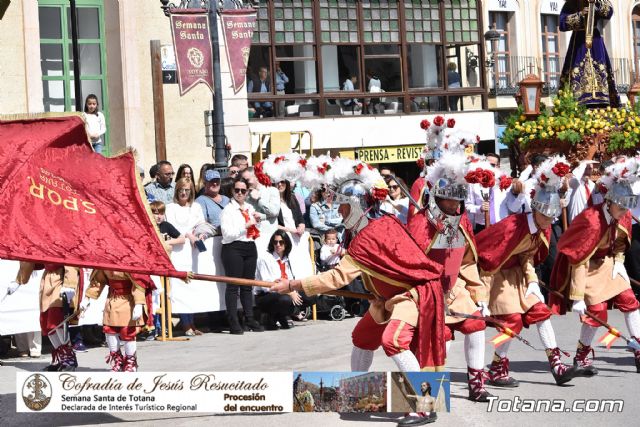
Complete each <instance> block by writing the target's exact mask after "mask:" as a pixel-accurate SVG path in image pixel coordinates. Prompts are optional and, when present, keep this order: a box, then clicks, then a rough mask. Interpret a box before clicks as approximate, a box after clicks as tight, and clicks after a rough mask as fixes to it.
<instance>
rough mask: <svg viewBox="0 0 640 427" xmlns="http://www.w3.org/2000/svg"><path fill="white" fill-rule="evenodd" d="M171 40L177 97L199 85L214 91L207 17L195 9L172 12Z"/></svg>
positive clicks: (201, 11)
mask: <svg viewBox="0 0 640 427" xmlns="http://www.w3.org/2000/svg"><path fill="white" fill-rule="evenodd" d="M171 37H172V38H173V47H174V50H175V55H176V65H177V66H178V86H179V87H180V96H182V95H184V94H185V93H187V92H188V91H189V90H191V89H192V88H193V87H194V86H195V85H197V84H198V83H204V84H206V85H207V86H208V87H209V90H211V92H213V54H212V52H211V33H210V30H209V16H208V14H207V12H206V11H203V10H200V9H197V10H193V11H190V10H188V9H186V10H185V9H182V10H180V12H174V11H173V10H172V11H171Z"/></svg>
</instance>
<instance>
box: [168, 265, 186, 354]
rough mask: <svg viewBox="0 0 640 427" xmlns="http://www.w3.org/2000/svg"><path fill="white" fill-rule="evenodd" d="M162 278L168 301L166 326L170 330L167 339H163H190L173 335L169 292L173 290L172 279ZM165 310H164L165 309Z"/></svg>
mask: <svg viewBox="0 0 640 427" xmlns="http://www.w3.org/2000/svg"><path fill="white" fill-rule="evenodd" d="M162 280H164V292H163V293H164V300H165V302H166V313H167V314H166V321H167V323H166V327H167V330H168V331H169V334H168V335H169V336H168V337H167V338H166V339H163V341H189V338H187V337H174V336H173V322H172V320H171V316H172V310H171V298H169V294H170V290H171V279H170V278H167V277H165V276H163V277H162ZM163 312H164V310H163ZM162 326H163V327H164V326H165V324H164V323H163V324H162Z"/></svg>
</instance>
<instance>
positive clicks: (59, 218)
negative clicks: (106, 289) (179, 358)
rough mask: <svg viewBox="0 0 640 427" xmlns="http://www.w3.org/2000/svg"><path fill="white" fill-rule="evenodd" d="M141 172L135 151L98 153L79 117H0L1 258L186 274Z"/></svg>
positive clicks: (130, 270)
mask: <svg viewBox="0 0 640 427" xmlns="http://www.w3.org/2000/svg"><path fill="white" fill-rule="evenodd" d="M137 174H138V171H137V169H136V165H135V158H134V156H133V154H132V153H130V152H128V153H125V154H122V155H120V156H117V157H113V158H106V157H103V156H102V155H100V154H97V153H95V152H94V151H93V149H92V148H91V145H90V144H89V141H88V138H87V132H86V130H85V125H84V122H83V120H82V119H81V118H80V117H78V116H71V117H58V118H46V119H45V118H41V119H29V120H15V121H0V230H3V234H2V239H0V258H3V259H13V260H21V261H32V262H41V263H51V264H62V265H72V266H78V267H92V268H100V269H106V270H116V271H125V272H129V273H142V274H156V275H161V276H171V277H186V273H180V272H177V271H176V270H175V268H174V267H173V264H172V263H171V260H170V259H169V257H168V255H167V253H166V251H165V249H164V246H163V244H162V242H161V240H160V236H159V234H158V232H157V231H156V228H155V226H154V224H153V222H152V218H151V213H150V211H149V209H148V207H146V206H145V204H144V202H143V197H144V196H143V190H142V187H141V184H140V183H139V182H138V177H137Z"/></svg>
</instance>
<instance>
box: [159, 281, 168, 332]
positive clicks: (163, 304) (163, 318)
mask: <svg viewBox="0 0 640 427" xmlns="http://www.w3.org/2000/svg"><path fill="white" fill-rule="evenodd" d="M160 281H161V282H162V292H160V334H161V335H160V341H166V340H167V323H166V322H167V299H166V298H165V292H166V291H167V278H166V277H165V276H162V277H161V278H160Z"/></svg>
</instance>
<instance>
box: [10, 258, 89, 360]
mask: <svg viewBox="0 0 640 427" xmlns="http://www.w3.org/2000/svg"><path fill="white" fill-rule="evenodd" d="M43 268H44V273H43V275H42V279H41V280H40V329H41V330H42V336H48V337H49V341H51V345H52V347H53V349H52V350H51V364H50V365H49V366H47V367H46V368H45V370H46V371H75V370H76V368H77V367H78V360H77V359H76V353H75V351H74V350H73V346H72V345H71V342H70V340H69V336H68V334H66V335H65V332H64V328H63V326H59V325H60V324H61V323H62V321H63V320H64V319H65V316H66V315H68V314H70V313H65V312H64V305H65V303H64V302H63V299H64V300H66V302H67V303H68V304H69V308H70V309H73V307H77V306H78V301H79V300H80V299H81V298H82V278H83V274H82V271H81V270H80V269H78V268H75V267H66V266H63V265H59V264H35V263H31V262H20V270H19V271H18V276H17V277H16V280H15V282H12V284H10V285H9V290H10V291H11V292H10V293H13V291H15V288H17V286H18V285H24V284H26V283H27V282H28V281H29V278H30V277H31V274H32V273H33V271H34V270H40V269H43ZM12 289H13V290H12Z"/></svg>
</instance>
